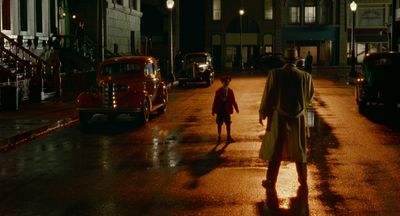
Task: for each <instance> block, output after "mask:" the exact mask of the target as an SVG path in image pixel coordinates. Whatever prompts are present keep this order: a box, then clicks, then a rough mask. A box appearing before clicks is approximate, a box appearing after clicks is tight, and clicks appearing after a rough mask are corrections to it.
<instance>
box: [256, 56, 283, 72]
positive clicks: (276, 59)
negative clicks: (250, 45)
mask: <svg viewBox="0 0 400 216" xmlns="http://www.w3.org/2000/svg"><path fill="white" fill-rule="evenodd" d="M282 58H283V54H282V53H265V54H263V55H261V56H260V57H259V58H258V59H257V60H256V65H255V66H256V68H257V69H259V70H261V71H263V72H266V73H268V71H269V70H272V69H274V68H280V67H282V66H283V65H284V64H285V62H284V61H283V60H282Z"/></svg>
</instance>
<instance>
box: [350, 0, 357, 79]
mask: <svg viewBox="0 0 400 216" xmlns="http://www.w3.org/2000/svg"><path fill="white" fill-rule="evenodd" d="M350 10H351V12H352V14H353V19H352V21H353V22H352V27H351V70H350V77H351V78H354V77H355V76H356V56H355V37H354V29H355V24H356V10H357V3H355V2H354V1H352V2H351V3H350Z"/></svg>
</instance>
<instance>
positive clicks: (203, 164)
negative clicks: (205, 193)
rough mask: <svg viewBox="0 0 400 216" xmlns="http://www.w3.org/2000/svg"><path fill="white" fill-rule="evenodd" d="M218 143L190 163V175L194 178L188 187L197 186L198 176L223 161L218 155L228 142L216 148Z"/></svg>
mask: <svg viewBox="0 0 400 216" xmlns="http://www.w3.org/2000/svg"><path fill="white" fill-rule="evenodd" d="M219 145H220V143H217V144H216V145H215V146H214V147H213V148H212V149H211V151H209V152H208V153H207V154H206V155H204V156H203V157H201V158H198V159H196V160H194V161H193V162H192V163H190V165H189V167H190V171H191V175H192V176H193V177H194V178H195V179H194V180H193V181H192V182H191V183H190V185H189V188H190V189H194V188H196V187H197V186H198V178H200V177H201V176H204V175H206V174H207V173H209V172H211V171H212V170H213V169H215V168H216V167H217V166H218V165H220V164H221V163H222V162H224V159H223V158H221V157H220V156H221V154H222V153H223V152H224V151H225V149H226V147H228V145H229V143H225V144H224V145H223V146H222V148H220V149H218V146H219Z"/></svg>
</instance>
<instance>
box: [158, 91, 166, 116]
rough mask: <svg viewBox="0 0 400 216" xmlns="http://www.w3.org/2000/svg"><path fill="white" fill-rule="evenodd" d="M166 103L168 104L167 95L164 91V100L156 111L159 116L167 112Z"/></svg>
mask: <svg viewBox="0 0 400 216" xmlns="http://www.w3.org/2000/svg"><path fill="white" fill-rule="evenodd" d="M167 103H168V93H167V91H166V90H165V91H164V99H163V104H164V105H163V106H162V107H160V108H159V109H158V110H157V112H158V114H159V115H161V114H164V113H165V112H166V111H167Z"/></svg>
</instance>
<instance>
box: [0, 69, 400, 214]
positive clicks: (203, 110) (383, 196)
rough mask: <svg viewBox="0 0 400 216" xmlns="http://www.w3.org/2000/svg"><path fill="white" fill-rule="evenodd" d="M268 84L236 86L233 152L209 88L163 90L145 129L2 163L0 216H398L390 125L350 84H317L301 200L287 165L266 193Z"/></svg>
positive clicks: (95, 134)
mask: <svg viewBox="0 0 400 216" xmlns="http://www.w3.org/2000/svg"><path fill="white" fill-rule="evenodd" d="M264 84H265V77H262V76H242V77H239V76H234V77H233V80H232V82H231V86H230V87H231V88H232V89H233V90H234V92H235V94H236V99H237V102H238V104H239V109H240V113H239V114H236V113H235V114H234V115H233V116H232V120H233V124H232V136H233V138H234V139H235V141H236V142H234V143H230V144H226V143H225V142H222V143H220V144H218V143H217V135H216V124H215V119H214V118H215V117H213V116H211V104H212V99H213V96H214V92H215V90H216V89H217V88H218V87H219V86H220V82H219V81H216V82H215V83H214V85H213V86H211V87H203V86H190V87H184V88H176V89H173V90H171V91H170V95H169V99H170V101H169V104H168V110H167V112H166V113H165V114H163V115H161V116H154V118H152V120H151V121H150V122H149V123H148V124H147V125H145V126H139V125H137V124H136V123H135V119H134V118H131V117H128V116H120V117H119V118H117V119H116V120H115V121H113V122H110V121H108V120H107V119H106V118H104V117H102V116H96V117H95V118H94V119H93V120H92V121H91V122H90V129H89V130H88V131H86V132H82V131H81V130H80V128H79V125H77V124H74V125H71V126H69V127H66V128H62V129H60V130H57V131H55V132H53V133H51V134H48V135H46V136H42V137H40V138H38V139H36V140H33V141H31V142H28V143H25V144H24V145H21V146H19V147H18V148H16V149H14V150H12V151H9V152H6V153H4V154H1V155H0V186H1V187H0V215H399V213H400V205H399V204H400V203H399V202H400V193H399V191H400V184H399V183H398V182H399V180H400V172H399V171H400V158H399V155H400V149H399V148H400V139H399V138H400V133H399V129H398V128H399V127H398V124H397V123H396V122H394V123H393V121H392V122H389V121H388V119H389V120H392V119H393V118H391V117H387V116H384V115H381V113H379V112H372V113H371V116H369V118H367V117H366V116H363V115H361V114H359V113H358V109H357V105H356V104H355V101H354V93H353V89H352V87H351V86H346V85H344V84H343V83H342V82H334V81H332V80H327V79H322V78H318V77H316V78H315V89H316V97H315V101H314V103H313V107H314V110H315V114H316V117H315V127H314V128H312V129H311V137H310V140H309V179H308V180H309V181H308V191H305V190H301V188H299V187H298V184H297V176H296V172H295V166H294V164H292V163H284V164H283V166H281V170H280V173H279V176H278V184H277V187H276V191H268V192H266V191H265V189H264V188H263V187H262V186H261V181H262V180H263V179H264V178H265V171H266V168H265V167H266V162H264V161H261V160H260V159H258V149H259V147H260V142H261V138H262V136H263V134H264V128H263V127H262V126H260V125H259V124H258V106H259V102H260V99H261V94H262V90H263V87H264ZM224 132H225V131H224V130H223V141H224V138H225V133H224Z"/></svg>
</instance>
